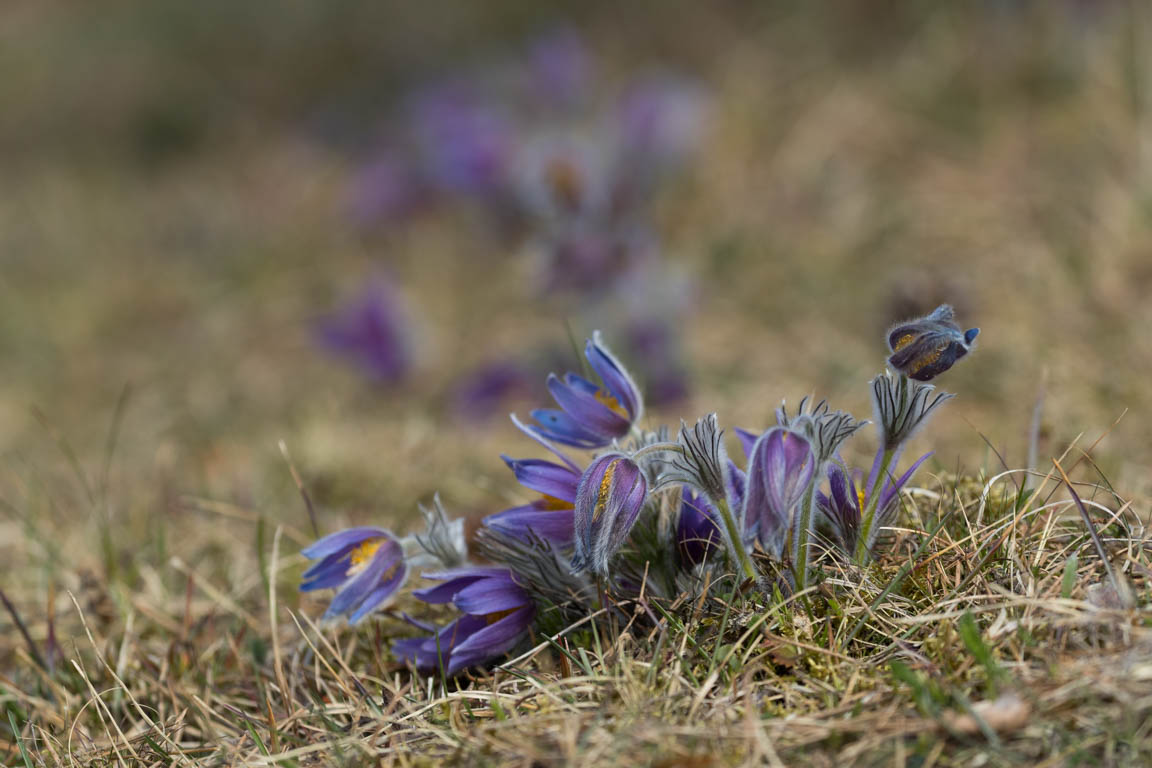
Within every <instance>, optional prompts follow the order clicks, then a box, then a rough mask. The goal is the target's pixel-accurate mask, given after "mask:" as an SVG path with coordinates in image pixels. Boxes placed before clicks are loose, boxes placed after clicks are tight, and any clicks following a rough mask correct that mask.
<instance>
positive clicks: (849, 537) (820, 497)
mask: <svg viewBox="0 0 1152 768" xmlns="http://www.w3.org/2000/svg"><path fill="white" fill-rule="evenodd" d="M931 455H932V454H931V453H926V454H924V455H923V456H921V457H920V458H919V459H917V460H916V462H915V463H914V464H912V466H911V467H910V468H909V469H908V471H907V472H905V473H904V474H903V475H901V476H900V477H899V478H897V479H895V481H893V480H892V479H891V478H887V477H886V478H884V481H883V483H882V485H881V488H880V491H879V493H880V497H879V498H878V499H877V502H876V513H875V517H874V520H875V522H874V523H873V526H872V531H873V532H874V533H873V534H872V535H871V538H872V539H873V541H869V542H867V549H868V550H871V549H872V545H873V544H874V543H875V538H876V535H877V534H878V533H879V531H880V528H881V527H882V526H883V525H885V523H886V522H887V521H888V520H889V519H890V518H891V517H892V515H893V514H894V513H895V512H896V508H897V504H896V502H897V497H898V495H899V493H900V489H901V488H903V487H904V485H905V484H906V483H907V482H908V480H909V479H911V477H912V475H913V474H914V473H915V472H916V470H917V469H919V468H920V465H921V464H923V463H924V462H925V460H927V458H928V457H929V456H931ZM881 456H882V453H880V454H877V462H879V460H880V457H881ZM877 466H878V465H874V466H873V478H872V480H873V481H874V480H875V472H876V469H877ZM854 474H855V475H856V477H855V478H853V475H854ZM862 479H863V477H862V474H861V473H852V472H848V471H846V470H845V468H844V467H843V466H841V464H840V463H839V462H838V461H833V462H831V463H830V464H829V465H828V486H829V490H830V491H831V493H830V494H829V495H827V496H825V495H824V494H823V493H819V492H817V494H816V508H817V509H819V510H820V511H821V512H822V513H823V514H824V516H825V517H826V518H828V522H830V523H831V524H832V528H833V530H835V532H836V538H837V539H838V540H839V543H840V546H841V548H842V549H843V550H844V551H845V552H847V553H848V554H849V555H851V554H852V553H854V552H855V551H856V545H857V540H858V538H859V536H860V521H861V519H862V518H863V514H864V510H865V509H866V508H867V507H868V501H869V498H868V495H867V490H866V489H865V487H864V486H859V487H858V486H857V481H860V480H862ZM869 485H870V486H871V485H873V482H869Z"/></svg>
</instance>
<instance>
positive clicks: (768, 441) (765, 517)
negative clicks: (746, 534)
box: [744, 427, 816, 558]
mask: <svg viewBox="0 0 1152 768" xmlns="http://www.w3.org/2000/svg"><path fill="white" fill-rule="evenodd" d="M815 470H816V457H815V456H814V455H813V453H812V446H810V445H809V444H808V441H807V440H806V439H805V438H804V436H803V435H801V434H799V433H797V432H792V431H791V430H788V429H785V428H783V427H774V428H772V429H770V430H768V431H767V432H765V433H764V434H763V435H761V436H760V437H759V438H758V439H757V440H756V443H755V446H754V447H753V448H752V458H751V459H750V460H749V462H748V490H747V492H746V494H745V496H744V520H745V521H746V523H752V524H755V525H756V526H757V528H756V535H757V537H758V538H759V539H760V543H761V544H762V545H763V546H764V549H765V551H767V552H768V553H769V554H771V555H773V556H774V557H776V558H779V557H780V555H781V553H782V552H783V548H784V542H785V537H786V534H787V532H788V529H789V527H790V526H791V525H792V509H793V507H795V506H796V504H797V503H798V502H799V501H800V497H801V496H802V495H803V494H804V490H805V488H807V486H808V483H809V482H810V481H811V480H812V475H813V473H814V472H815Z"/></svg>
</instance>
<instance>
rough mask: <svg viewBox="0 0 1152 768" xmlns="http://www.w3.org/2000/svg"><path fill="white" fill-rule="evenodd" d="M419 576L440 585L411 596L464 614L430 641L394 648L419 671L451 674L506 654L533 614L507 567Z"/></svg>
mask: <svg viewBox="0 0 1152 768" xmlns="http://www.w3.org/2000/svg"><path fill="white" fill-rule="evenodd" d="M423 576H424V578H427V579H435V580H438V581H441V582H443V583H442V584H438V585H436V586H434V587H428V588H426V589H418V590H415V591H414V592H413V593H412V594H413V595H415V596H416V597H417V598H419V599H421V600H423V601H424V602H426V603H432V604H442V603H453V604H454V605H455V606H456V608H458V609H459V610H460V611H461V612H462V613H463V614H464V615H463V616H461V617H460V618H458V619H456V620H455V621H452V622H451V623H449V624H448V625H446V626H444V627H442V628H441V629H439V630H437V631H436V632H435V633H434V634H433V635H432V636H430V637H414V638H406V639H403V640H398V641H397V642H395V643H394V644H393V646H392V650H393V652H394V653H395V654H396V656H397V657H399V658H403V659H407V660H408V661H411V662H412V664H413V665H414V666H416V667H417V668H418V669H422V670H435V669H443V670H444V672H445V674H447V675H449V676H452V675H455V674H457V673H459V672H461V671H463V670H465V669H467V668H468V667H472V666H475V665H477V664H482V663H484V662H486V661H489V660H490V659H493V658H495V657H497V656H500V655H501V654H503V653H507V652H508V651H509V650H511V649H512V648H513V647H515V645H516V644H517V643H518V642H519V641H520V639H521V638H522V637H523V636H524V634H525V633H526V632H527V630H528V627H529V626H531V624H532V620H533V619H534V618H535V616H536V605H535V603H534V602H533V601H532V598H531V596H530V595H529V594H528V593H527V592H526V591H525V590H524V589H523V588H522V587H521V586H520V585H519V584H517V583H516V578H515V576H514V575H513V574H512V572H511V571H510V570H508V569H507V568H496V567H468V568H458V569H455V570H451V571H442V572H437V573H425V574H423Z"/></svg>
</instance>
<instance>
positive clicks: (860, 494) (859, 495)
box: [856, 488, 864, 509]
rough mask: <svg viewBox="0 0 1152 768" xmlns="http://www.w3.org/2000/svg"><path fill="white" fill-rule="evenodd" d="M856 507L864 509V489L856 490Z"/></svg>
mask: <svg viewBox="0 0 1152 768" xmlns="http://www.w3.org/2000/svg"><path fill="white" fill-rule="evenodd" d="M856 508H857V509H864V489H863V488H861V489H860V490H858V491H856Z"/></svg>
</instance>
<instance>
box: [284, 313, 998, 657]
mask: <svg viewBox="0 0 1152 768" xmlns="http://www.w3.org/2000/svg"><path fill="white" fill-rule="evenodd" d="M975 335H976V330H975V329H973V330H971V331H968V332H967V333H963V332H961V331H960V330H959V328H958V327H956V326H955V325H954V323H953V322H952V316H951V309H950V308H949V307H947V306H944V307H940V308H939V309H937V310H936V311H935V312H933V313H932V314H931V315H929V316H927V317H926V318H923V319H921V320H917V321H913V322H911V323H905V324H902V325H899V326H897V327H896V328H895V329H893V331H892V333H891V334H890V338H891V341H890V347H891V352H892V359H890V360H889V364H890V366H892V368H894V369H895V370H891V369H890V370H886V371H885V372H884V373H882V374H880V375H879V376H877V377H875V378H874V379H873V380H872V382H871V386H872V399H873V408H874V411H875V427H876V432H877V444H878V447H877V452H876V457H875V460H874V461H873V464H872V468H871V471H870V473H869V474H868V475H867V477H866V478H865V475H864V474H863V473H862V472H856V471H854V470H852V469H850V468H849V467H848V466H847V465H846V463H845V462H844V460H843V458H842V457H841V448H842V446H843V445H844V443H845V442H846V441H847V440H849V439H850V438H852V437H853V436H854V435H856V434H857V433H858V432H859V431H860V430H861V429H862V428H863V427H864V426H865V424H867V423H868V422H862V421H857V420H856V419H854V418H853V417H852V416H851V415H850V414H848V413H845V412H843V411H834V410H832V409H831V407H830V406H829V405H828V404H827V403H825V402H823V401H821V402H819V403H814V402H813V401H811V400H810V399H808V398H805V399H804V400H802V401H801V402H800V404H799V407H798V408H797V409H795V410H794V411H790V410H789V409H788V408H787V407H784V406H781V408H780V409H779V410H778V411H777V412H776V424H774V425H772V426H770V427H769V428H767V429H765V430H762V431H749V430H740V429H738V430H736V435H737V436H738V438H739V442H740V444H741V446H742V449H743V453H744V457H745V461H744V462H743V467H741V466H740V464H739V463H738V462H737V461H735V460H733V459H731V458H729V456H728V453H727V447H726V445H725V442H724V440H723V432H722V430H721V429H720V427H719V423H718V420H717V418H716V415H715V414H709V415H707V416H704V417H702V418H701V419H699V420H698V421H697V422H696V423H695V424H692V425H689V424H682V425H681V428H680V430H679V432H678V433H677V435H676V437H675V439H671V435H670V433H669V431H668V430H667V429H666V428H661V429H657V430H655V431H649V430H646V429H645V428H644V426H643V425H642V424H641V423H640V422H641V418H642V415H643V413H644V402H643V398H642V396H641V393H640V390H639V388H638V387H637V386H636V384H635V382H634V381H633V379H632V377H631V376H630V375H629V374H628V372H627V370H626V369H625V367H624V366H623V364H622V363H621V362H620V361H619V360H618V359H617V358H616V356H615V355H613V354H612V352H611V351H609V349H608V348H607V346H606V345H605V344H604V341H603V339H602V338H601V337H600V335H599V334H594V335H593V337H592V338H591V339H589V340H588V342H587V345H586V347H585V350H584V352H585V357H586V358H587V361H588V365H589V367H590V370H591V372H592V373H593V374H594V376H595V379H592V378H589V377H586V376H581V375H577V374H575V373H569V374H567V375H565V376H564V377H558V376H551V377H549V380H548V388H549V390H550V391H551V394H552V396H553V398H554V399H555V401H556V407H555V408H552V409H541V410H537V411H534V412H533V413H532V420H531V423H525V422H523V421H521V420H520V419H518V418H517V417H516V416H513V417H512V418H513V422H514V423H515V424H516V426H517V427H519V428H520V429H521V430H522V431H523V433H524V434H525V435H526V436H528V437H530V438H531V439H532V440H534V441H535V442H536V443H537V444H538V445H540V446H541V447H543V448H544V449H546V450H547V451H548V453H549V454H550V458H548V459H541V458H520V459H513V458H508V457H504V461H505V463H506V464H507V465H508V467H509V469H511V470H512V473H513V475H514V476H515V478H516V480H517V481H518V482H519V483H520V484H521V485H523V486H524V487H525V488H527V489H529V490H530V491H532V492H533V493H534V494H537V495H536V496H535V498H534V499H533V500H531V501H529V502H528V503H526V504H522V505H518V506H514V507H511V508H509V509H505V510H503V511H501V512H497V513H495V514H492V515H490V516H488V517H487V518H485V519H484V521H483V525H482V526H481V528H480V529H479V531H478V532H477V533H476V535H475V537H474V540H473V543H472V548H473V550H474V551H473V552H471V553H469V552H468V547H467V546H466V544H465V542H464V540H463V533H462V529H461V527H460V523H459V521H455V522H449V521H448V519H447V517H446V515H445V513H444V510H443V508H442V506H441V505H440V503H439V499H437V500H436V502H435V504H434V505H433V507H432V508H431V509H425V510H424V513H425V520H426V530H425V532H424V533H423V534H421V535H418V536H415V537H412V538H411V539H410V540H408V539H406V540H403V541H401V540H398V539H397V538H396V537H394V536H393V535H392V534H390V533H389V532H387V531H384V530H382V529H378V528H354V529H350V530H347V531H342V532H340V533H336V534H333V535H331V536H328V537H326V538H324V539H321V540H320V541H319V542H317V543H316V544H314V545H313V546H311V547H309V548H308V549H306V550H304V554H305V555H306V556H307V557H309V558H312V559H316V560H318V561H319V562H318V563H316V564H315V565H314V566H313V567H312V568H311V569H309V570H308V571H307V572H306V573H305V575H304V583H303V584H302V585H301V589H302V590H313V589H321V588H334V589H336V590H337V592H336V596H335V598H334V599H333V601H332V603H331V605H330V607H329V609H328V613H327V614H326V617H327V618H334V617H338V616H347V617H348V619H349V621H350V622H352V623H355V622H357V621H360V620H362V619H363V618H364V617H365V616H366V615H368V614H369V613H371V612H372V611H375V610H378V609H380V608H382V607H384V606H385V605H387V603H388V601H389V600H390V599H391V598H393V597H394V596H395V595H396V594H397V592H398V590H399V589H400V586H401V585H402V584H403V582H404V580H405V578H406V576H407V574H408V572H409V571H410V570H414V569H415V568H416V567H417V566H418V564H425V565H426V564H429V563H431V564H433V569H432V570H430V571H427V572H423V573H422V576H423V578H426V579H431V580H434V581H436V582H439V583H438V584H436V585H435V586H431V587H427V588H423V589H418V590H416V591H414V592H413V596H414V597H416V598H417V599H419V600H422V601H423V602H425V603H429V604H432V605H444V604H451V605H452V606H454V607H455V609H456V610H457V611H458V612H459V615H458V617H457V618H455V619H453V620H451V621H449V622H448V623H447V624H445V625H444V626H442V627H437V626H434V625H430V624H426V623H424V622H421V621H417V620H415V619H410V618H409V619H408V620H409V621H410V622H411V623H413V624H415V625H416V626H417V627H419V628H420V629H422V630H423V631H424V632H425V633H426V634H424V635H422V636H418V637H413V638H408V639H404V640H401V641H399V642H397V643H396V644H395V645H394V647H393V650H394V652H395V654H396V656H397V658H399V659H401V660H404V661H406V662H407V663H410V664H411V665H413V666H414V667H415V668H417V669H420V670H424V671H437V670H439V671H442V672H443V673H444V674H447V675H455V674H457V673H459V672H461V671H463V670H465V669H467V668H469V667H472V666H476V665H478V664H482V663H485V662H488V661H490V660H492V659H494V658H496V657H498V656H500V655H502V654H504V653H506V652H508V651H509V650H511V649H513V648H514V647H515V646H516V645H517V644H518V643H520V642H521V640H522V639H523V638H524V637H525V636H526V635H527V634H528V633H529V632H530V631H531V629H532V627H533V626H534V624H535V623H536V622H537V621H538V620H540V619H541V617H543V616H554V617H560V618H572V617H575V616H580V615H587V613H588V612H589V611H591V610H593V609H595V608H599V607H603V606H604V605H606V604H609V605H614V604H616V603H617V602H618V598H627V597H628V596H630V595H636V594H638V593H639V592H640V591H641V590H643V591H644V592H645V593H646V594H648V595H652V596H655V597H665V598H674V597H676V596H677V595H679V594H681V593H683V592H686V591H687V592H693V591H696V592H698V591H699V590H701V589H707V588H709V587H708V586H707V585H712V584H716V583H718V582H719V581H722V580H723V577H725V576H726V575H727V576H732V577H735V578H736V579H737V580H738V581H740V582H744V581H746V580H747V582H748V583H749V584H756V585H767V584H771V585H773V586H772V591H774V590H775V589H777V588H779V589H783V590H784V591H789V590H796V591H801V590H804V589H806V588H807V587H808V586H809V585H810V584H811V583H812V578H813V576H814V575H818V574H819V573H820V572H821V563H822V562H826V561H827V560H828V559H829V558H839V559H841V560H843V561H852V562H855V564H856V565H857V566H864V565H866V564H867V563H868V562H869V560H870V559H871V558H872V557H873V556H874V555H875V553H876V552H877V550H878V549H879V548H880V546H881V543H882V541H883V537H882V536H881V535H880V534H881V531H882V530H883V529H884V528H885V527H886V525H887V524H888V523H889V522H890V521H891V520H892V518H893V516H894V515H895V514H896V513H897V512H898V510H899V508H900V499H901V493H900V492H901V489H903V488H904V486H905V485H906V484H907V483H908V481H909V480H910V479H911V478H912V476H913V474H915V472H916V471H917V470H918V469H919V468H920V467H921V465H922V464H923V463H924V461H925V460H926V459H927V458H928V455H925V456H921V457H920V458H918V459H917V460H916V461H914V462H912V464H911V466H910V467H909V468H908V469H906V470H905V471H904V472H903V473H902V474H899V475H897V473H896V467H897V466H898V464H899V460H900V456H901V454H902V451H903V449H904V446H905V445H906V443H907V441H908V439H909V438H910V437H911V436H912V435H913V434H914V433H915V432H917V431H918V430H919V429H920V428H921V427H923V426H924V424H925V423H926V421H927V420H928V419H929V417H930V416H931V415H932V414H933V413H934V412H935V411H936V409H937V408H939V406H940V405H942V404H943V403H944V402H946V401H947V400H948V399H949V398H950V397H951V395H947V394H943V393H937V392H936V391H935V387H934V385H932V384H929V383H926V381H923V380H921V379H923V378H924V377H925V375H926V373H928V372H933V371H934V372H936V373H939V372H942V371H943V370H945V369H946V368H947V367H949V366H950V365H951V364H952V363H954V362H955V361H956V360H957V359H959V358H960V357H961V356H962V354H959V353H957V351H956V350H957V349H958V348H962V349H963V352H967V351H969V350H970V349H971V345H972V341H973V339H974V338H975ZM956 345H961V347H957V346H956ZM909 349H911V350H912V352H906V350H909ZM902 353H903V354H902ZM905 368H906V369H907V371H908V372H909V373H907V374H906V373H905V372H904V370H903V369H905ZM912 374H915V375H912ZM927 378H931V376H928V377H927ZM825 481H826V482H827V485H826V486H825ZM825 487H826V488H827V491H825V490H824V488H825ZM470 554H471V555H475V556H477V557H479V558H482V559H483V560H484V561H486V562H485V564H483V565H477V564H473V563H471V562H469V560H468V557H469V555H470ZM765 576H771V577H772V578H770V579H768V580H767V581H765V580H764V579H763V578H762V577H765ZM605 593H607V594H609V595H612V596H613V599H612V600H610V601H609V602H608V603H605V601H604V595H605Z"/></svg>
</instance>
